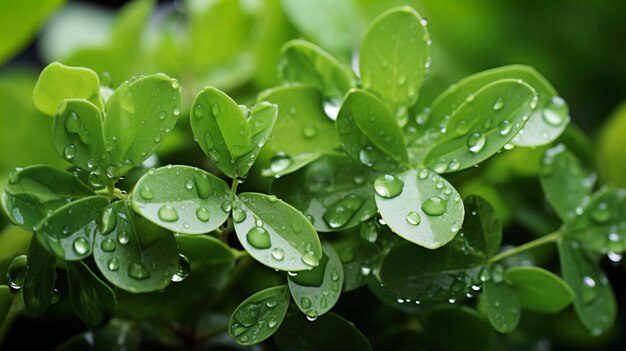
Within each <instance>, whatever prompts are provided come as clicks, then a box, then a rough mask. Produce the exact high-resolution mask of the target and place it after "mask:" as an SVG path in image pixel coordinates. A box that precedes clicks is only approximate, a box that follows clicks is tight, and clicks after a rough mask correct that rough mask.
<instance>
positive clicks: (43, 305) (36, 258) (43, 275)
mask: <svg viewBox="0 0 626 351" xmlns="http://www.w3.org/2000/svg"><path fill="white" fill-rule="evenodd" d="M26 255H27V257H28V261H27V262H28V263H27V268H26V279H24V286H23V287H22V293H23V296H24V307H26V310H27V311H28V313H29V314H30V315H32V316H34V317H39V316H40V315H42V314H43V313H44V312H45V311H46V310H47V309H48V307H50V305H51V303H52V296H53V294H54V293H55V292H54V281H55V278H56V272H55V271H56V269H55V268H56V263H57V259H56V256H55V255H53V254H51V253H49V252H48V251H46V249H44V248H43V247H42V246H41V244H40V243H39V241H38V240H37V238H32V239H31V240H30V246H29V247H28V252H27V254H26Z"/></svg>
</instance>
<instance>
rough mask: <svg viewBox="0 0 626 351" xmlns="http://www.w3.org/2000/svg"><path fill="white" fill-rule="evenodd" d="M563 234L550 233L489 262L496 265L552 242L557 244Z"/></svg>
mask: <svg viewBox="0 0 626 351" xmlns="http://www.w3.org/2000/svg"><path fill="white" fill-rule="evenodd" d="M561 236H562V233H561V231H559V230H557V231H555V232H553V233H550V234H548V235H545V236H542V237H540V238H537V239H535V240H532V241H529V242H527V243H526V244H523V245H520V246H516V247H514V248H512V249H509V250H506V251H502V252H500V253H499V254H497V255H495V256H493V257H492V258H491V259H489V262H491V263H494V262H498V261H500V260H503V259H505V258H507V257H509V256H514V255H517V254H519V253H520V252H524V251H527V250H530V249H533V248H535V247H537V246H541V245H543V244H547V243H552V242H556V241H558V240H559V239H561Z"/></svg>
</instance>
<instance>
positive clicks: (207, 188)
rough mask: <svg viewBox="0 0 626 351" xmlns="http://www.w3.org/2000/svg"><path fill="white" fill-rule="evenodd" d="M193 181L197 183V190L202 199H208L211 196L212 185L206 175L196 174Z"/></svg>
mask: <svg viewBox="0 0 626 351" xmlns="http://www.w3.org/2000/svg"><path fill="white" fill-rule="evenodd" d="M193 180H194V182H195V183H196V190H197V191H198V196H200V198H202V199H206V198H208V197H209V196H211V183H209V180H208V178H207V176H206V175H204V174H201V173H196V174H194V175H193Z"/></svg>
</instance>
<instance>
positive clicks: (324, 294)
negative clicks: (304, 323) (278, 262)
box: [287, 242, 343, 318]
mask: <svg viewBox="0 0 626 351" xmlns="http://www.w3.org/2000/svg"><path fill="white" fill-rule="evenodd" d="M322 249H323V256H322V259H321V260H320V264H319V265H318V266H317V267H315V268H313V269H311V270H309V271H303V272H299V273H298V274H296V275H294V276H291V275H289V276H288V279H287V281H288V282H289V290H290V291H291V296H293V300H294V301H295V302H296V305H298V308H299V309H300V311H302V313H304V314H305V315H307V316H308V317H309V318H317V317H318V316H321V315H323V314H325V313H326V312H328V311H330V310H331V309H332V308H333V306H334V305H335V304H336V303H337V301H338V300H339V295H340V294H341V287H342V286H343V267H342V265H341V260H339V256H337V253H336V252H335V250H333V248H332V246H330V244H328V243H327V242H324V243H323V244H322Z"/></svg>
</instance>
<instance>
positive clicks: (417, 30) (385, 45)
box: [360, 6, 430, 125]
mask: <svg viewBox="0 0 626 351" xmlns="http://www.w3.org/2000/svg"><path fill="white" fill-rule="evenodd" d="M425 24H426V20H425V19H423V18H422V17H421V16H420V15H419V14H418V13H417V12H416V11H415V10H414V9H412V8H411V7H408V6H405V7H398V8H394V9H391V10H389V11H387V12H385V13H383V14H382V15H380V16H378V18H376V19H375V20H374V22H373V23H372V24H371V25H370V27H369V29H368V31H367V33H366V34H365V39H363V44H362V45H361V52H360V70H361V79H362V81H363V88H364V89H366V90H369V91H372V92H374V93H376V94H377V95H378V96H380V97H381V98H382V100H383V101H385V102H387V103H389V104H390V105H391V107H392V110H393V112H394V113H395V114H396V117H398V119H399V121H400V124H401V125H404V124H405V123H406V119H407V117H408V114H407V112H406V109H407V108H409V107H411V106H413V104H415V102H416V101H417V97H418V93H419V90H420V88H421V87H422V83H423V81H424V77H425V76H426V73H427V72H428V68H429V66H430V61H429V60H430V59H429V56H428V54H429V41H430V36H429V34H428V30H427V29H426V25H425Z"/></svg>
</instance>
